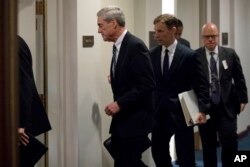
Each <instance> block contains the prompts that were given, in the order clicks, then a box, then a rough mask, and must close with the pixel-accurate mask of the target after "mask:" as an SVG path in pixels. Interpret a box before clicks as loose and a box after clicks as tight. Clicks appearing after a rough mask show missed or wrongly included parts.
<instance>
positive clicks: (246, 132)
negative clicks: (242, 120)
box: [238, 125, 250, 139]
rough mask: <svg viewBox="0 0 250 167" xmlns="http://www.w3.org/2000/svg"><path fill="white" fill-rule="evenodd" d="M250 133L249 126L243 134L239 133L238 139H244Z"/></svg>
mask: <svg viewBox="0 0 250 167" xmlns="http://www.w3.org/2000/svg"><path fill="white" fill-rule="evenodd" d="M249 131H250V125H248V126H247V128H246V129H245V130H243V131H242V132H240V133H238V138H239V139H242V138H244V137H245V136H246V135H247V134H248V132H249Z"/></svg>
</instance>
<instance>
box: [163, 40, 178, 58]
mask: <svg viewBox="0 0 250 167" xmlns="http://www.w3.org/2000/svg"><path fill="white" fill-rule="evenodd" d="M177 43H178V42H177V40H176V39H175V41H174V43H172V44H171V45H169V46H168V47H166V46H164V45H163V46H162V52H164V53H165V50H166V49H168V53H169V54H171V55H172V54H173V53H174V52H175V49H176V46H177Z"/></svg>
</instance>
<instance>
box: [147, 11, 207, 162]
mask: <svg viewBox="0 0 250 167" xmlns="http://www.w3.org/2000/svg"><path fill="white" fill-rule="evenodd" d="M177 22H178V20H177V18H176V17H175V16H173V15H171V14H162V15H160V16H158V17H156V18H155V19H154V22H153V23H154V30H155V38H156V40H157V42H158V43H159V45H158V46H156V47H155V48H152V49H151V50H150V53H151V60H152V64H153V68H154V72H155V78H156V91H155V103H154V104H155V119H156V125H155V126H154V129H153V132H152V147H151V148H152V155H153V159H154V162H155V164H156V167H172V160H171V156H170V153H169V142H170V139H171V137H172V136H173V135H174V134H175V135H176V136H178V137H179V138H185V142H181V143H179V144H180V147H181V148H182V150H181V151H180V152H179V154H178V158H179V166H181V167H194V166H195V152H194V142H193V128H192V127H187V125H186V122H185V118H184V115H183V112H182V108H181V105H180V101H179V98H178V94H179V93H182V92H185V91H189V90H191V89H193V90H194V92H195V93H196V95H197V98H198V104H199V110H200V112H199V114H198V115H197V120H196V122H197V123H200V124H203V123H205V122H206V116H205V114H206V110H207V109H208V108H209V106H210V104H209V92H208V90H207V89H205V88H206V87H207V83H206V78H205V75H204V74H203V73H202V69H201V67H202V66H201V63H200V62H199V60H198V57H197V55H196V54H195V53H194V51H193V50H191V49H190V48H188V47H186V46H184V45H182V44H180V43H179V42H177V40H176V29H177V28H176V27H177Z"/></svg>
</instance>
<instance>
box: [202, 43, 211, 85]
mask: <svg viewBox="0 0 250 167" xmlns="http://www.w3.org/2000/svg"><path fill="white" fill-rule="evenodd" d="M200 56H201V64H202V67H206V68H203V69H204V73H205V75H206V78H207V80H208V81H209V64H208V61H207V55H206V51H205V48H204V47H203V48H202V50H201V53H200Z"/></svg>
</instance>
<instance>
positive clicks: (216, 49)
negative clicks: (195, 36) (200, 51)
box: [205, 46, 219, 55]
mask: <svg viewBox="0 0 250 167" xmlns="http://www.w3.org/2000/svg"><path fill="white" fill-rule="evenodd" d="M205 50H206V55H210V52H214V53H215V55H219V51H218V46H216V47H215V48H214V50H213V51H210V50H208V49H207V48H206V47H205Z"/></svg>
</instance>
